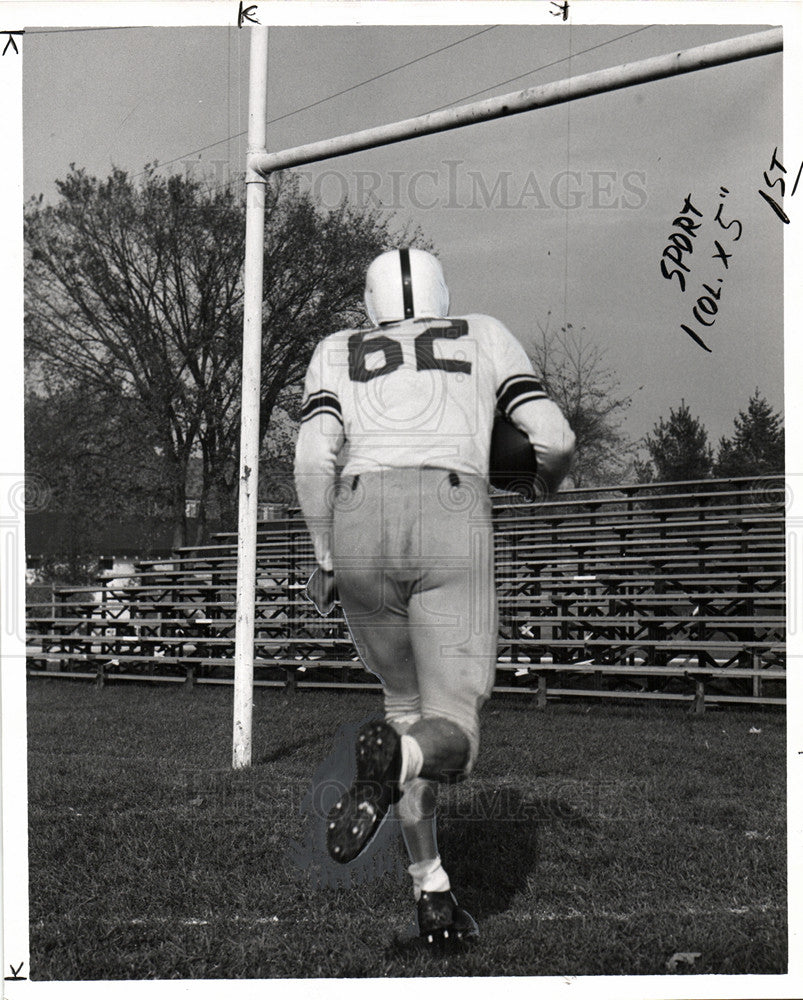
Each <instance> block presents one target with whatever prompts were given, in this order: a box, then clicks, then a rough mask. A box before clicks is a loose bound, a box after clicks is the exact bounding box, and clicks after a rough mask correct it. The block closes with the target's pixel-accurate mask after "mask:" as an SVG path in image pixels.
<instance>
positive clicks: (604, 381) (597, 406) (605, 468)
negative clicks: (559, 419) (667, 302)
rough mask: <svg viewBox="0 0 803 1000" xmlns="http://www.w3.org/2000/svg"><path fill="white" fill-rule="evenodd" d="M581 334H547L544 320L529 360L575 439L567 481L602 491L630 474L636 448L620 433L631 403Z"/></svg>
mask: <svg viewBox="0 0 803 1000" xmlns="http://www.w3.org/2000/svg"><path fill="white" fill-rule="evenodd" d="M547 316H549V314H547ZM583 333H584V331H582V330H581V331H576V330H574V328H573V327H572V324H571V323H567V324H566V326H564V327H562V328H561V329H560V330H558V331H550V329H549V319H547V323H546V325H542V324H541V323H539V324H538V338H537V340H536V342H535V345H534V346H533V347H532V349H531V351H530V359H531V361H532V362H533V368H534V370H535V372H536V374H537V375H538V377H539V378H540V380H541V382H542V383H543V385H544V387H545V389H546V390H547V392H548V393H549V395H550V396H551V397H552V399H554V400H555V402H556V403H558V405H559V406H560V407H561V409H562V410H563V412H564V414H565V416H566V419H567V420H568V421H569V424H570V425H571V428H572V430H573V431H574V433H575V436H576V439H577V442H576V445H575V456H574V461H573V463H572V470H571V473H570V478H571V479H572V481H573V482H574V485H575V486H576V487H580V486H602V485H608V484H612V483H616V482H619V481H621V479H622V478H623V476H624V475H625V472H626V470H627V468H628V465H629V457H630V453H631V452H632V450H633V447H634V446H633V445H632V444H631V443H630V441H629V440H628V438H627V436H626V435H625V434H624V432H623V430H622V420H623V418H624V414H625V412H626V411H627V409H628V408H629V407H630V404H631V402H632V399H631V397H630V396H628V395H627V394H625V393H623V392H622V391H621V387H620V384H619V379H618V377H617V376H616V373H615V372H614V371H613V370H612V369H611V368H610V367H609V366H608V365H607V364H606V363H605V354H604V351H602V350H601V349H600V348H599V347H598V346H597V345H596V344H590V343H588V342H587V341H586V340H585V339H584V336H583Z"/></svg>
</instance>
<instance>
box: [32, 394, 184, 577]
mask: <svg viewBox="0 0 803 1000" xmlns="http://www.w3.org/2000/svg"><path fill="white" fill-rule="evenodd" d="M25 469H26V475H28V476H33V477H36V479H38V480H39V481H40V482H42V483H43V484H45V485H46V486H47V489H48V494H49V496H50V498H51V499H50V508H51V510H52V511H53V512H57V513H59V514H62V515H66V516H67V518H68V519H69V524H70V533H69V541H68V542H67V543H66V544H65V546H64V549H63V551H60V552H54V553H52V555H53V556H56V557H58V558H59V559H61V560H62V561H63V562H64V563H65V564H66V566H67V574H68V577H69V578H70V580H71V581H72V582H78V581H79V580H81V579H82V578H83V577H84V575H85V574H84V568H85V562H86V559H87V558H88V557H91V556H94V555H97V552H96V549H95V544H96V543H95V538H96V533H97V528H98V525H99V524H101V523H102V522H104V521H110V520H120V519H122V518H134V517H150V516H158V515H159V514H160V513H164V511H165V510H169V503H170V489H169V485H170V484H169V480H168V478H167V476H166V475H165V467H164V463H163V461H162V457H161V456H160V454H159V450H158V447H157V445H156V444H155V443H154V442H153V441H149V440H148V437H147V435H143V433H142V422H141V420H140V419H139V414H138V412H137V407H136V405H135V403H134V402H133V401H132V400H129V399H126V398H125V397H122V396H121V395H120V394H119V393H111V392H109V393H107V394H106V395H99V394H98V393H97V392H96V391H95V390H94V389H92V388H88V387H86V386H82V385H75V386H68V387H62V388H55V389H52V390H51V391H50V392H49V393H48V394H47V395H45V394H44V393H42V392H41V391H40V392H38V393H37V392H34V391H33V390H28V392H27V393H26V400H25Z"/></svg>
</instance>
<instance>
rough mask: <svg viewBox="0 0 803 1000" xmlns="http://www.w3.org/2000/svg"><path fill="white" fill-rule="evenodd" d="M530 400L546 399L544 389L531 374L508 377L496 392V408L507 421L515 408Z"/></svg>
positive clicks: (524, 373) (525, 373)
mask: <svg viewBox="0 0 803 1000" xmlns="http://www.w3.org/2000/svg"><path fill="white" fill-rule="evenodd" d="M531 399H546V392H544V387H543V386H542V385H541V383H540V382H539V381H538V379H537V378H536V377H535V375H533V374H532V373H530V374H528V373H527V372H522V373H518V374H516V375H510V376H509V377H508V378H506V379H505V381H504V382H503V383H502V384H501V385H500V386H499V388H498V389H497V390H496V407H497V409H498V410H499V412H500V413H501V414H502V415H503V416H505V417H507V418H508V419H510V416H511V414H512V413H513V411H514V410H515V409H516V407H518V406H521V404H522V403H529V401H530V400H531Z"/></svg>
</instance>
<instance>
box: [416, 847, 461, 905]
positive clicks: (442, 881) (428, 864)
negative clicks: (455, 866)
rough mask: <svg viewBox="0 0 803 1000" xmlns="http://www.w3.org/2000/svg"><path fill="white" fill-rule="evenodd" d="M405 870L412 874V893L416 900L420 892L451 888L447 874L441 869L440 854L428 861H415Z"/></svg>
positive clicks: (445, 890)
mask: <svg viewBox="0 0 803 1000" xmlns="http://www.w3.org/2000/svg"><path fill="white" fill-rule="evenodd" d="M407 871H408V872H409V873H410V874H411V875H412V876H413V893H414V894H415V899H416V902H418V900H419V899H420V898H421V893H422V892H448V891H449V890H450V889H451V884H450V882H449V876H448V875H447V874H446V872H445V871H444V869H443V865H442V864H441V859H440V856H438V857H436V858H431V859H430V860H429V861H416V862H415V864H412V865H410V867H409V868H408V869H407Z"/></svg>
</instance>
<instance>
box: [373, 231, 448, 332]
mask: <svg viewBox="0 0 803 1000" xmlns="http://www.w3.org/2000/svg"><path fill="white" fill-rule="evenodd" d="M365 309H366V312H367V313H368V317H369V319H370V320H371V322H372V323H373V324H374V326H379V325H380V324H381V323H395V322H398V321H399V320H403V319H410V318H412V317H413V316H432V317H436V316H446V315H447V314H448V312H449V289H448V288H447V287H446V279H445V278H444V276H443V270H442V269H441V265H440V262H439V261H438V259H437V257H433V256H432V254H431V253H427V252H426V250H417V249H416V248H414V247H413V248H411V249H409V250H389V251H388V252H387V253H383V254H381V256H379V257H377V258H376V259H375V260H374V261H372V263H371V265H370V267H369V268H368V273H367V274H366V276H365Z"/></svg>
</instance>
